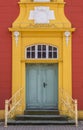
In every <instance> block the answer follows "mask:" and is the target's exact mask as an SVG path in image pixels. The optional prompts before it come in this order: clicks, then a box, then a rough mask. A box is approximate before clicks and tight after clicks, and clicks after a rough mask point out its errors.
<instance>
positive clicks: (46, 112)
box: [24, 110, 59, 115]
mask: <svg viewBox="0 0 83 130" xmlns="http://www.w3.org/2000/svg"><path fill="white" fill-rule="evenodd" d="M24 114H25V115H59V111H58V110H25V111H24Z"/></svg>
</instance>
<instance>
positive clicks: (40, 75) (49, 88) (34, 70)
mask: <svg viewBox="0 0 83 130" xmlns="http://www.w3.org/2000/svg"><path fill="white" fill-rule="evenodd" d="M26 86H27V87H26V107H27V108H40V109H51V108H52V109H53V108H57V106H58V65H57V64H53V65H52V64H42V65H40V64H32V65H28V64H27V65H26Z"/></svg>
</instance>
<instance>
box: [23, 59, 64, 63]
mask: <svg viewBox="0 0 83 130" xmlns="http://www.w3.org/2000/svg"><path fill="white" fill-rule="evenodd" d="M21 61H22V62H24V63H34V64H35V63H41V64H42V63H46V64H47V63H49V64H51V63H52V64H53V63H58V62H62V60H53V59H50V60H49V59H48V60H46V59H44V60H42V59H40V60H39V59H38V60H35V59H33V60H32V59H28V60H25V59H24V60H21Z"/></svg>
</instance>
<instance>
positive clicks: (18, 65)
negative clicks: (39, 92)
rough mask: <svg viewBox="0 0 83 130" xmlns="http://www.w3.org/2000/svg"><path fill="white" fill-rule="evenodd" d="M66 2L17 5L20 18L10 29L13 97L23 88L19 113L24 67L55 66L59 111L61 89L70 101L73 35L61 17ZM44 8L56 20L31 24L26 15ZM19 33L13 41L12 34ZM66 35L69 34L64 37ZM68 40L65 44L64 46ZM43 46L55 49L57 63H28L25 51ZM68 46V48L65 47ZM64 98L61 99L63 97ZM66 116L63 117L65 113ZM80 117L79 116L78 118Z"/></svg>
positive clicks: (60, 109)
mask: <svg viewBox="0 0 83 130" xmlns="http://www.w3.org/2000/svg"><path fill="white" fill-rule="evenodd" d="M64 5H65V2H64V1H63V0H57V1H52V2H32V1H27V0H21V1H20V2H19V6H20V14H19V16H18V18H17V19H16V20H15V22H14V23H13V24H12V28H9V31H11V32H12V96H13V95H14V93H15V92H16V91H17V90H19V89H20V88H21V87H23V88H24V89H23V95H22V98H23V102H22V104H21V105H22V111H21V113H23V111H24V110H25V109H26V74H25V73H26V64H27V63H37V64H38V63H41V64H44V63H53V64H56V63H58V95H59V97H58V102H59V104H58V109H59V111H60V112H61V111H62V109H63V110H64V109H65V108H62V104H61V90H62V89H64V91H66V92H67V93H68V94H69V95H70V96H71V97H72V32H73V31H74V30H75V29H74V28H72V27H71V23H70V22H69V20H68V19H67V18H66V16H65V13H64ZM37 6H45V7H49V8H50V10H54V14H55V16H56V19H55V20H50V23H49V24H34V20H29V19H28V17H29V13H30V11H31V10H34V7H37ZM15 31H17V32H19V36H18V37H17V38H18V40H17V43H16V37H15V35H14V32H15ZM65 32H70V36H68V37H66V36H65ZM67 38H68V43H67ZM36 44H46V45H52V46H55V47H57V48H58V59H51V60H49V59H46V60H43V59H33V60H32V59H29V60H27V59H26V58H25V49H26V47H29V46H32V45H36ZM67 44H68V45H67ZM63 96H64V95H63ZM65 114H66V113H65ZM79 116H80V114H79Z"/></svg>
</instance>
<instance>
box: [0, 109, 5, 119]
mask: <svg viewBox="0 0 83 130" xmlns="http://www.w3.org/2000/svg"><path fill="white" fill-rule="evenodd" d="M4 117H5V111H4V110H0V119H4Z"/></svg>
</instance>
